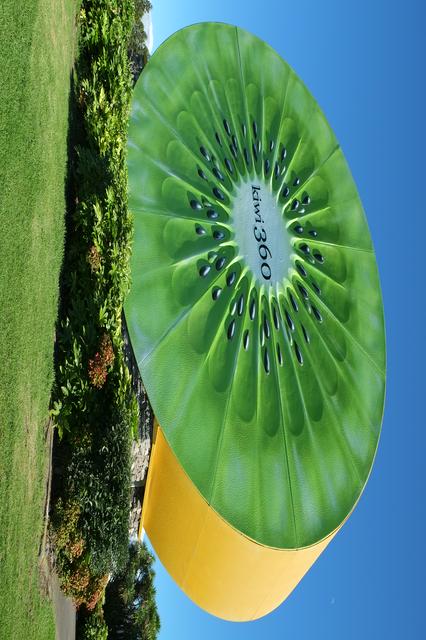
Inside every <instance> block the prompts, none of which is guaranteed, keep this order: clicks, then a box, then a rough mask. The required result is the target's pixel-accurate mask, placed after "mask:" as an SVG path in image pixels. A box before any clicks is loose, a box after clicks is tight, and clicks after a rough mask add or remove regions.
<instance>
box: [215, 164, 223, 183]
mask: <svg viewBox="0 0 426 640" xmlns="http://www.w3.org/2000/svg"><path fill="white" fill-rule="evenodd" d="M213 175H214V176H216V178H217V179H218V180H222V182H223V180H224V177H223V174H222V173H221V172H220V171H219V169H218V168H217V167H214V169H213Z"/></svg>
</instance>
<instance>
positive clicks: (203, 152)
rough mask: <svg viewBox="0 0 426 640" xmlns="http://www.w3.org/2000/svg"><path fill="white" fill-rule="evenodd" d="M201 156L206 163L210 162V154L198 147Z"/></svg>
mask: <svg viewBox="0 0 426 640" xmlns="http://www.w3.org/2000/svg"><path fill="white" fill-rule="evenodd" d="M200 151H201V154H202V155H203V156H204V157H205V159H206V160H207V162H210V154H209V152H208V151H207V149H206V148H205V147H200Z"/></svg>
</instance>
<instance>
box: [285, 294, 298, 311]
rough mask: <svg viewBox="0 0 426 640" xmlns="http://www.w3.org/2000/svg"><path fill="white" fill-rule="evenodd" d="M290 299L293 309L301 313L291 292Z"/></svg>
mask: <svg viewBox="0 0 426 640" xmlns="http://www.w3.org/2000/svg"><path fill="white" fill-rule="evenodd" d="M288 297H289V298H290V302H291V306H292V307H293V309H294V310H295V311H296V313H297V312H298V311H299V307H298V305H297V302H296V300H295V299H294V298H293V294H292V293H290V291H289V292H288Z"/></svg>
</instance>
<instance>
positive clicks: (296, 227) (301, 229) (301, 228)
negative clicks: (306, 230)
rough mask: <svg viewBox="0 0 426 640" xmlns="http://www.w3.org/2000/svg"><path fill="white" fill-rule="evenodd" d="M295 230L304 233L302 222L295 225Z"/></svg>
mask: <svg viewBox="0 0 426 640" xmlns="http://www.w3.org/2000/svg"><path fill="white" fill-rule="evenodd" d="M294 230H295V231H296V233H303V227H302V226H300V224H298V225H296V226H295V227H294Z"/></svg>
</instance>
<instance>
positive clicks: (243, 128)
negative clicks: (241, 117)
mask: <svg viewBox="0 0 426 640" xmlns="http://www.w3.org/2000/svg"><path fill="white" fill-rule="evenodd" d="M241 131H242V132H243V136H244V137H245V138H246V137H247V127H246V125H245V124H244V123H243V124H242V125H241Z"/></svg>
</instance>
